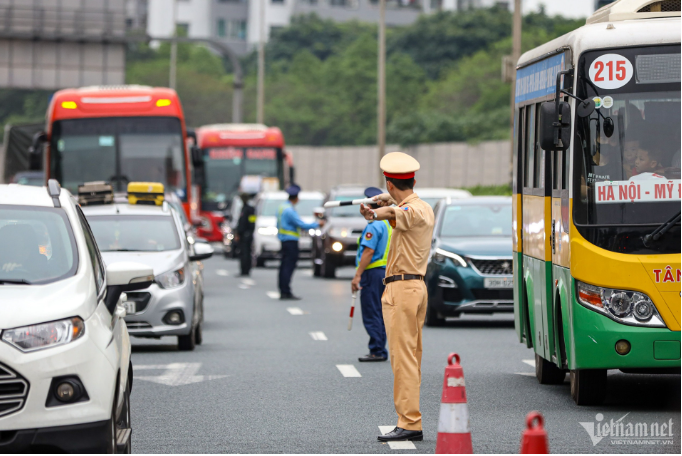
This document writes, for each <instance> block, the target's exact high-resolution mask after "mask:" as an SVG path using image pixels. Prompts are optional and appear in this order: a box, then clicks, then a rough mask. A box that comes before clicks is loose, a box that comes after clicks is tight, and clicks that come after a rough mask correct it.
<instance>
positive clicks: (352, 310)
mask: <svg viewBox="0 0 682 456" xmlns="http://www.w3.org/2000/svg"><path fill="white" fill-rule="evenodd" d="M357 297H358V294H357V292H355V293H353V300H352V301H351V303H350V318H349V319H348V331H350V330H351V328H353V313H355V299H356V298H357Z"/></svg>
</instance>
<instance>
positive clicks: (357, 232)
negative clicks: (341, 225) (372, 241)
mask: <svg viewBox="0 0 682 456" xmlns="http://www.w3.org/2000/svg"><path fill="white" fill-rule="evenodd" d="M362 231H363V230H360V229H356V230H351V232H350V234H355V235H356V236H360V235H361V234H362Z"/></svg>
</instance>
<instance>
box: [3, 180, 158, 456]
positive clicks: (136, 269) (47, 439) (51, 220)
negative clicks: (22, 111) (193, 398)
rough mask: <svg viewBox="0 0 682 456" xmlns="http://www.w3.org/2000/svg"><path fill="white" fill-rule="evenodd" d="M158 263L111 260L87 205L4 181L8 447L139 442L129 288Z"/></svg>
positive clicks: (99, 447)
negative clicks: (134, 426) (134, 429)
mask: <svg viewBox="0 0 682 456" xmlns="http://www.w3.org/2000/svg"><path fill="white" fill-rule="evenodd" d="M153 277H154V276H153V271H152V269H151V268H150V267H148V266H145V265H142V264H139V263H132V262H126V263H114V264H110V265H108V266H107V267H105V265H104V263H103V262H102V259H101V257H100V253H99V250H98V248H97V244H96V243H95V240H94V237H93V235H92V233H91V231H90V228H89V226H88V223H87V221H86V220H85V217H84V216H83V214H82V212H81V210H80V207H78V205H77V204H76V202H75V200H74V198H73V197H72V196H71V194H70V193H69V192H68V191H66V190H62V189H61V188H60V187H59V184H58V183H57V181H55V180H50V181H49V182H48V188H47V189H46V188H45V187H28V186H23V185H15V184H11V185H0V453H23V452H27V451H31V452H34V451H37V452H52V451H66V452H79V453H95V452H97V453H99V452H110V453H111V452H126V453H127V452H130V449H131V448H130V436H131V428H130V389H131V387H132V379H133V375H132V364H131V362H130V340H129V337H128V331H127V329H126V325H125V322H124V320H123V317H125V309H124V308H123V306H122V301H121V295H122V294H124V292H126V291H131V290H136V289H139V288H146V287H147V286H149V285H150V284H151V282H152V280H153Z"/></svg>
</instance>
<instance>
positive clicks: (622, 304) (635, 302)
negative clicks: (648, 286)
mask: <svg viewBox="0 0 682 456" xmlns="http://www.w3.org/2000/svg"><path fill="white" fill-rule="evenodd" d="M576 286H577V288H578V302H579V303H580V304H582V305H583V306H585V307H587V308H588V309H590V310H594V311H595V312H598V313H600V314H602V315H605V316H607V317H609V318H610V319H612V320H614V321H617V322H618V323H623V324H625V325H631V326H649V327H654V328H665V327H666V326H665V323H664V322H663V319H662V318H661V316H660V314H659V313H658V310H656V306H654V303H653V302H652V301H651V298H649V297H648V296H647V295H645V294H644V293H640V292H638V291H629V290H613V289H611V288H602V287H597V286H594V285H588V284H586V283H583V282H580V281H578V280H576Z"/></svg>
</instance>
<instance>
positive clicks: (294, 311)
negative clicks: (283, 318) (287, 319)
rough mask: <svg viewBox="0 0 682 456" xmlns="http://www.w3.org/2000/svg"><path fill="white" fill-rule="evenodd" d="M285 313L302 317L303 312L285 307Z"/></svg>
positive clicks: (295, 308) (296, 308)
mask: <svg viewBox="0 0 682 456" xmlns="http://www.w3.org/2000/svg"><path fill="white" fill-rule="evenodd" d="M287 312H289V313H290V314H291V315H303V311H302V310H301V309H299V308H298V307H287Z"/></svg>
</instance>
